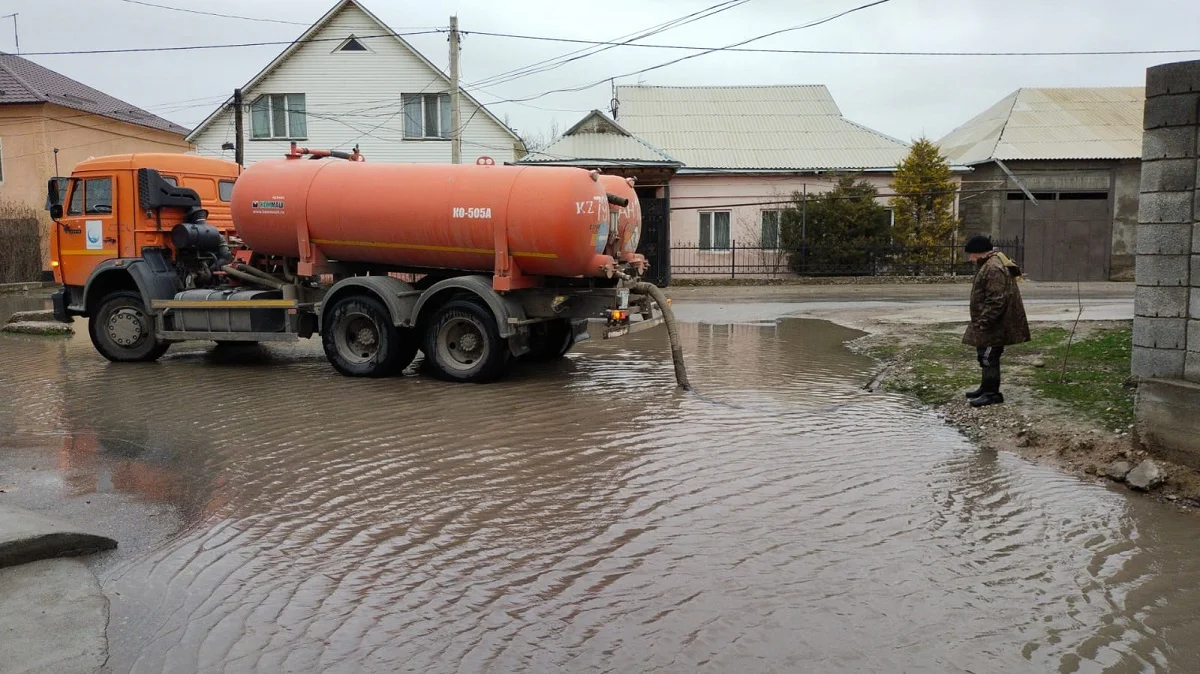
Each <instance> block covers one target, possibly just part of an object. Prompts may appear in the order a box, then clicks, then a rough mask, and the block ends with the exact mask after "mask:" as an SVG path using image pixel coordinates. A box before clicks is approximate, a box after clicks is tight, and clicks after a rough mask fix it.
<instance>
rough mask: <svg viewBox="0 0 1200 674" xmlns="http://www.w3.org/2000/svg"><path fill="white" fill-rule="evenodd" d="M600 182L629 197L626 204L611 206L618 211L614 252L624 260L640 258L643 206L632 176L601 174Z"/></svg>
mask: <svg viewBox="0 0 1200 674" xmlns="http://www.w3.org/2000/svg"><path fill="white" fill-rule="evenodd" d="M600 184H602V185H603V186H604V189H605V190H606V191H607V192H608V193H609V194H615V195H617V196H619V197H622V198H624V199H627V200H628V201H629V203H628V204H627V205H625V206H620V207H618V206H610V208H612V209H614V210H616V211H617V231H616V233H615V234H616V250H614V251H613V253H614V254H615V255H616V256H617V257H618V259H620V260H621V261H623V262H632V261H634V260H635V259H638V256H637V255H636V253H637V247H638V243H639V241H640V239H641V235H642V206H641V203H640V202H639V201H638V196H637V192H636V191H635V190H634V189H633V179H632V178H622V177H620V176H614V175H607V174H605V175H601V176H600Z"/></svg>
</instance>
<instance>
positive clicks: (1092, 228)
mask: <svg viewBox="0 0 1200 674" xmlns="http://www.w3.org/2000/svg"><path fill="white" fill-rule="evenodd" d="M1034 197H1035V198H1036V199H1037V200H1038V204H1037V205H1036V206H1035V205H1033V202H1031V201H1029V200H1028V199H1026V198H1025V195H1024V194H1022V193H1020V192H1012V193H1009V194H1008V195H1006V199H1005V201H1004V215H1003V218H1002V219H1001V221H1000V236H1002V237H1004V238H1009V239H1011V238H1014V237H1020V238H1021V241H1022V242H1024V252H1025V260H1024V262H1025V263H1024V265H1023V266H1022V270H1023V271H1024V273H1025V274H1026V275H1028V276H1029V278H1031V279H1036V280H1038V281H1107V280H1108V274H1109V263H1110V260H1111V252H1112V200H1111V198H1110V196H1109V194H1108V193H1107V192H1039V193H1034Z"/></svg>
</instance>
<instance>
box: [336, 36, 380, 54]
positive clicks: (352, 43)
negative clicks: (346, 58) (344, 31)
mask: <svg viewBox="0 0 1200 674" xmlns="http://www.w3.org/2000/svg"><path fill="white" fill-rule="evenodd" d="M334 51H337V52H351V53H353V52H359V53H362V52H369V51H371V50H370V49H367V45H365V44H363V43H362V41H360V40H359V39H358V37H357V36H356V35H351V36H350V37H348V38H346V41H345V42H343V43H341V44H340V45H338V48H337V49H335V50H334Z"/></svg>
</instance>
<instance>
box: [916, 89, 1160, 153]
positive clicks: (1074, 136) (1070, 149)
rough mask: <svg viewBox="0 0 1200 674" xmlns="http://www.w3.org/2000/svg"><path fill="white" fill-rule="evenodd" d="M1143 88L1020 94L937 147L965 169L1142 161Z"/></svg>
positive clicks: (991, 108) (1016, 93) (1056, 90)
mask: <svg viewBox="0 0 1200 674" xmlns="http://www.w3.org/2000/svg"><path fill="white" fill-rule="evenodd" d="M1145 105H1146V90H1145V89H1144V88H1142V87H1104V88H1078V89H1018V90H1016V91H1014V92H1013V93H1011V94H1009V95H1008V96H1006V97H1004V99H1002V100H1001V101H1000V102H998V103H996V104H995V105H993V106H992V107H990V108H988V109H987V110H984V111H983V112H982V113H981V114H979V115H978V116H976V117H975V118H973V119H971V120H970V121H968V122H967V123H966V124H963V125H962V126H960V127H958V128H957V129H955V130H953V131H951V132H950V133H949V134H947V135H946V136H945V137H944V138H942V139H941V140H940V141H939V142H938V144H939V145H940V146H941V148H942V152H944V153H945V154H946V156H947V157H949V158H950V160H951V161H955V162H958V163H961V164H979V163H982V162H985V161H990V160H992V159H1000V160H1014V159H1134V158H1138V157H1141V156H1142V114H1143V109H1144V108H1145Z"/></svg>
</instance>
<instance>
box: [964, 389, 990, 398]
mask: <svg viewBox="0 0 1200 674" xmlns="http://www.w3.org/2000/svg"><path fill="white" fill-rule="evenodd" d="M984 393H985V391H984V390H983V386H980V387H979V388H977V389H975V390H974V391H967V392H966V394H965V395H966V396H967V400H974V399H976V398H978V397H979V396H981V395H983V394H984Z"/></svg>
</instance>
